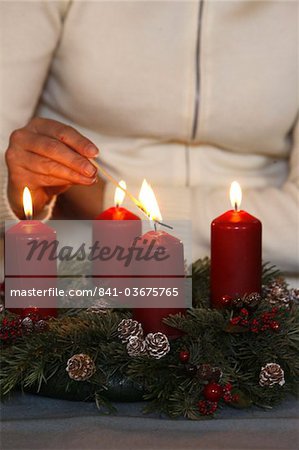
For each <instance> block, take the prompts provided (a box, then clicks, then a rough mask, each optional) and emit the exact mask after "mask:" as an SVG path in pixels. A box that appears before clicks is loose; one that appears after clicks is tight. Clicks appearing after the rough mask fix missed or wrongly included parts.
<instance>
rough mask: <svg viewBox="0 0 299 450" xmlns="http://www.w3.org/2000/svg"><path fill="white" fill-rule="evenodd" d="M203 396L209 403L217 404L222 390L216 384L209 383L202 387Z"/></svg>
mask: <svg viewBox="0 0 299 450" xmlns="http://www.w3.org/2000/svg"><path fill="white" fill-rule="evenodd" d="M203 395H204V397H205V398H206V399H207V400H209V401H211V402H218V401H219V400H220V399H221V397H222V395H223V388H222V386H220V384H218V383H209V384H207V385H206V386H205V387H204V390H203Z"/></svg>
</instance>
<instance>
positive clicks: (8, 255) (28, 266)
mask: <svg viewBox="0 0 299 450" xmlns="http://www.w3.org/2000/svg"><path fill="white" fill-rule="evenodd" d="M23 208H24V212H25V217H26V220H21V221H20V222H19V223H17V224H16V225H13V226H12V227H10V228H9V229H8V230H7V231H6V233H5V276H6V280H7V283H6V302H7V304H8V306H9V305H10V304H11V305H12V308H8V309H9V310H10V311H12V312H14V313H16V314H23V315H24V314H27V313H29V312H35V313H38V314H39V315H40V316H42V317H46V316H56V315H57V311H56V297H54V295H52V294H53V292H55V289H54V290H53V287H55V285H56V276H57V268H56V260H55V259H53V258H49V253H50V250H48V251H47V250H46V251H45V252H44V253H43V255H42V256H41V257H40V258H39V255H40V254H39V252H37V253H33V254H32V256H31V257H29V255H30V250H31V246H32V244H34V243H36V245H38V244H39V243H41V242H42V241H46V242H47V243H51V242H52V241H55V240H56V232H55V231H54V230H53V229H52V228H50V227H49V226H48V225H46V224H45V223H42V222H40V221H38V220H32V216H33V206H32V198H31V193H30V191H29V189H28V188H27V187H25V189H24V191H23ZM50 288H52V289H50ZM11 289H14V290H17V296H12V293H11ZM33 289H35V291H34V290H33ZM34 292H35V295H33V294H34ZM36 305H38V306H36Z"/></svg>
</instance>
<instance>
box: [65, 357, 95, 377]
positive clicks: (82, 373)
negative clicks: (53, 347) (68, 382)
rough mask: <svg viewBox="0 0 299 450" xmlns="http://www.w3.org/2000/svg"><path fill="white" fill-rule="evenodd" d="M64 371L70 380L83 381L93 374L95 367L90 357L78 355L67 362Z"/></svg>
mask: <svg viewBox="0 0 299 450" xmlns="http://www.w3.org/2000/svg"><path fill="white" fill-rule="evenodd" d="M65 370H66V371H67V372H68V374H69V377H70V378H71V379H72V380H76V381H85V380H88V379H89V378H90V377H92V375H93V374H94V373H95V371H96V366H95V363H94V362H93V360H92V359H91V357H90V356H88V355H85V354H84V353H79V354H77V355H73V356H72V357H71V358H70V359H69V360H68V362H67V367H66V369H65Z"/></svg>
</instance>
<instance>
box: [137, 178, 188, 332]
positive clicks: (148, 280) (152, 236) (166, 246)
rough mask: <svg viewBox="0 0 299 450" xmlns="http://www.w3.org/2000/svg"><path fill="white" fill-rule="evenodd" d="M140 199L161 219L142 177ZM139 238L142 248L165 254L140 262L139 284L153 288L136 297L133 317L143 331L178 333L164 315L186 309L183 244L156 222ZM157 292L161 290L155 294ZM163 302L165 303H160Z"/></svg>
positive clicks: (146, 208) (151, 218) (155, 203)
mask: <svg viewBox="0 0 299 450" xmlns="http://www.w3.org/2000/svg"><path fill="white" fill-rule="evenodd" d="M139 200H140V202H141V204H142V205H143V206H144V209H145V210H146V211H147V212H148V215H149V219H150V220H158V221H161V220H162V216H161V213H160V209H159V206H158V203H157V200H156V197H155V194H154V192H153V190H152V188H151V186H150V185H149V184H148V183H147V182H146V180H144V181H143V184H142V187H141V190H140V194H139ZM140 241H141V244H140V245H141V246H142V247H143V249H144V250H145V251H146V250H148V249H149V248H151V252H152V253H155V252H156V255H159V254H160V255H161V254H162V250H163V254H164V257H162V258H159V257H157V258H156V259H151V260H149V261H144V262H140V263H139V274H140V277H141V278H140V286H142V287H143V288H152V294H151V295H149V296H146V297H142V296H141V297H139V299H138V301H139V303H140V305H142V306H141V307H139V308H134V309H133V316H134V319H135V320H137V321H139V322H141V324H142V326H143V330H144V332H145V333H146V334H147V333H150V332H153V333H155V332H158V331H160V332H162V333H164V334H166V335H167V336H168V337H173V338H174V337H178V336H180V335H181V332H180V331H178V330H176V329H174V328H171V327H169V326H167V325H165V324H164V323H163V319H164V318H165V317H167V316H168V315H169V314H177V313H185V311H186V308H185V307H183V306H184V305H185V290H184V248H183V244H182V242H181V241H180V240H179V239H177V238H176V237H174V236H172V235H170V234H169V233H167V232H165V231H164V230H159V229H157V227H156V225H155V229H154V230H151V231H148V232H147V233H145V234H143V235H142V236H141V238H140ZM166 256H167V257H166ZM167 288H168V294H167ZM163 289H164V291H163ZM173 289H174V290H173ZM157 292H159V294H160V293H161V292H163V294H162V295H158V296H156V293H157ZM175 292H178V295H175V294H174V293H175ZM169 293H170V296H169ZM157 300H158V302H159V306H160V305H161V306H162V307H161V308H160V307H159V308H156V307H151V303H152V302H154V301H155V302H156V301H157ZM145 303H146V304H145ZM163 304H164V305H167V306H166V307H163ZM170 304H171V305H170Z"/></svg>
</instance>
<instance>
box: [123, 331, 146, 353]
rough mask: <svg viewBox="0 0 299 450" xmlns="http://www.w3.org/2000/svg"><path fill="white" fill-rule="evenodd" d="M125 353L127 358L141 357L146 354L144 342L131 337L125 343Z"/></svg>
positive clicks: (138, 338) (137, 337) (136, 337)
mask: <svg viewBox="0 0 299 450" xmlns="http://www.w3.org/2000/svg"><path fill="white" fill-rule="evenodd" d="M127 352H128V355H129V356H132V357H134V356H142V355H145V354H146V347H145V341H143V340H142V339H140V337H139V336H131V337H130V338H129V341H128V342H127Z"/></svg>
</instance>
